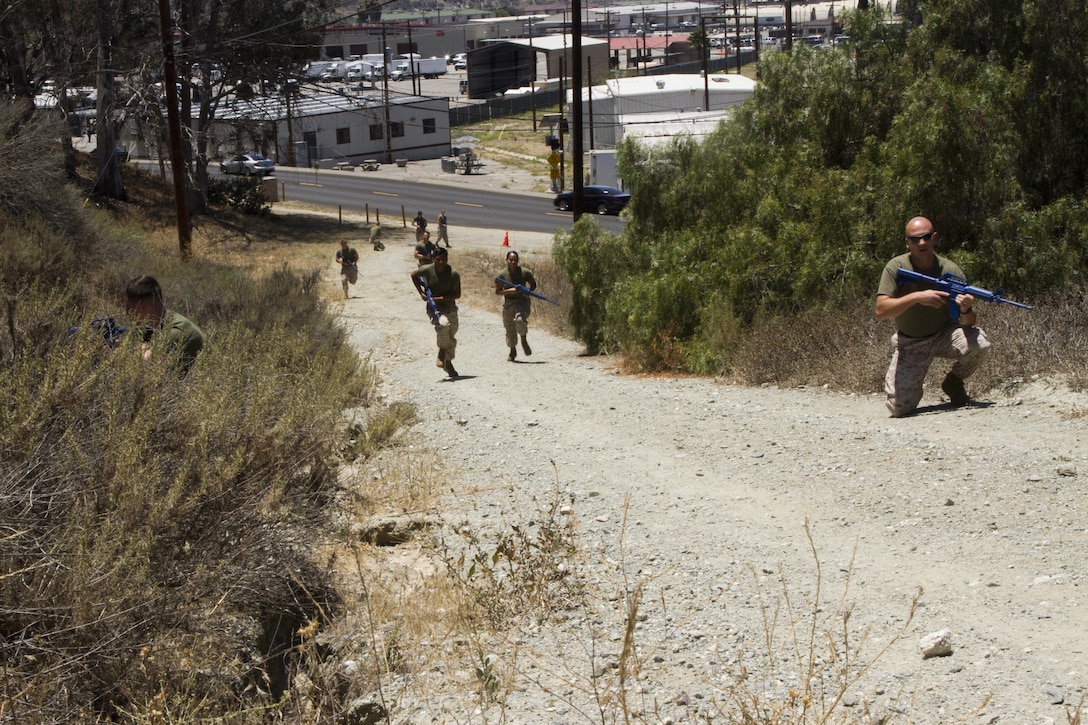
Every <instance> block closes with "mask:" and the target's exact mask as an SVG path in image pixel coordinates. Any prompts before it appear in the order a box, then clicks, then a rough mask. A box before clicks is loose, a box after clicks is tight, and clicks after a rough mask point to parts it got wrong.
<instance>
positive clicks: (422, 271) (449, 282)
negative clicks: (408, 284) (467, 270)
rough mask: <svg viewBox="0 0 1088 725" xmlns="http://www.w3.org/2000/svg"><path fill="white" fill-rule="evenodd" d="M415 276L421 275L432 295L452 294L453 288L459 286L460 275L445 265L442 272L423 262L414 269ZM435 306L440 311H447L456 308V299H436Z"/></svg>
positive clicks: (443, 295)
mask: <svg viewBox="0 0 1088 725" xmlns="http://www.w3.org/2000/svg"><path fill="white" fill-rule="evenodd" d="M415 275H416V276H417V277H423V279H424V281H425V282H426V284H427V287H428V288H430V290H431V296H433V297H445V296H446V295H451V294H453V292H454V290H456V289H458V288H460V286H461V275H460V274H458V273H457V272H454V271H453V268H452V267H450V266H448V265H447V266H446V269H445V271H443V273H442V274H439V273H438V270H436V269H435V267H434V265H433V264H425V265H423V266H422V267H420V268H419V269H418V270H416V271H415ZM435 306H436V307H438V310H439V311H440V312H449V311H450V310H456V309H457V300H436V301H435Z"/></svg>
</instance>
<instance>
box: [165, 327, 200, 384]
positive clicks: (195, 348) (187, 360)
mask: <svg viewBox="0 0 1088 725" xmlns="http://www.w3.org/2000/svg"><path fill="white" fill-rule="evenodd" d="M162 327H163V329H164V330H166V349H167V350H169V351H171V352H174V353H175V354H177V356H178V366H179V367H180V368H181V369H182V371H188V370H189V368H190V367H192V365H193V362H194V361H195V360H196V356H197V355H199V354H200V351H201V350H203V349H204V340H205V338H204V333H203V332H202V331H201V330H200V328H199V327H197V326H196V325H194V324H193V323H192V322H190V321H189V320H188V319H187V318H186V317H183V316H182V315H179V314H178V313H177V312H169V313H168V314H167V315H166V319H165V320H164V321H163V325H162Z"/></svg>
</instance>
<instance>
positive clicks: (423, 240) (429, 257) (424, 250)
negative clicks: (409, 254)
mask: <svg viewBox="0 0 1088 725" xmlns="http://www.w3.org/2000/svg"><path fill="white" fill-rule="evenodd" d="M437 249H438V245H437V244H435V243H434V242H432V241H431V233H430V232H423V235H422V236H421V237H420V241H419V244H417V245H416V250H415V253H414V256H415V258H416V266H417V267H422V266H423V265H425V264H430V263H431V262H433V261H434V253H435V250H437Z"/></svg>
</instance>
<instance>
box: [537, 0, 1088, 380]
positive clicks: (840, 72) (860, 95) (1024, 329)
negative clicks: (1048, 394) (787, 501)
mask: <svg viewBox="0 0 1088 725" xmlns="http://www.w3.org/2000/svg"><path fill="white" fill-rule="evenodd" d="M924 7H925V13H924V18H923V22H922V23H921V25H920V26H918V27H916V28H915V29H913V30H910V31H908V30H907V29H906V26H904V25H901V24H896V23H889V22H887V21H888V18H887V17H885V16H883V15H882V14H881V13H882V11H881V10H879V9H877V10H869V11H857V12H851V13H848V14H847V15H846V17H845V24H846V28H847V34H848V35H849V36H850V38H851V39H852V42H851V43H850V44H849V45H848V46H844V47H843V48H840V49H834V50H832V49H810V48H807V47H797V48H795V49H794V52H793V53H792V54H785V53H778V54H770V55H769V56H768V57H766V59H765V60H764V61H763V63H762V66H761V81H760V84H759V86H758V89H757V91H756V94H755V97H754V98H753V99H752V100H751V101H749V102H748V103H747V104H746V105H745V106H743V107H742V108H741V109H740V110H739V111H738V112H737V113H736V114H735V115H734V116H733V117H732V119H731V120H730V121H728V122H726V123H723V124H722V125H721V126H720V127H719V129H718V130H717V132H716V133H715V134H713V135H712V136H711V137H710V138H708V139H707V140H706V141H705V142H704V143H703V144H701V145H697V144H695V143H694V142H692V141H691V140H690V139H681V140H678V141H676V142H674V143H672V144H671V145H669V146H668V147H665V148H660V149H658V148H654V149H647V148H643V147H640V146H638V145H637V144H636V143H625V144H624V145H622V147H621V149H620V167H621V176H622V177H623V179H624V182H625V185H626V186H627V187H628V189H629V190H630V191H631V192H632V194H633V199H632V202H631V204H630V206H629V208H628V212H627V213H628V214H629V218H628V223H627V226H626V229H625V230H624V233H623V236H622V237H618V238H608V235H605V234H602V233H601V231H600V230H599V229H597V228H595V227H594V225H593V224H592V222H591V221H590V220H588V219H587V220H586V222H585V224H583V225H580V226H579V227H577V228H576V229H575V230H574V233H573V234H572V235H571V236H570V237H569V238H568V239H566V240H564V241H563V243H562V244H560V245H559V246H558V248H557V252H556V254H557V259H558V261H559V262H560V264H561V266H562V267H563V268H564V269H565V271H566V272H567V274H568V275H569V276H570V278H571V282H572V284H573V286H574V288H575V289H576V290H577V292H576V295H575V307H574V317H573V321H574V324H575V326H576V328H577V330H578V334H579V336H580V338H581V339H583V340H584V341H585V342H586V343H587V344H588V345H589V347H590V348H591V349H593V350H619V351H623V352H624V353H625V354H627V355H628V356H629V357H630V358H631V360H632V362H633V363H634V364H635V365H636V366H638V367H640V368H642V369H667V368H672V369H681V370H692V371H697V372H703V373H725V374H728V375H733V376H736V377H738V378H739V379H742V380H749V381H751V380H754V379H755V378H753V376H752V371H751V370H750V369H749V368H750V366H749V365H747V364H746V363H744V362H743V361H742V358H746V357H747V356H746V355H745V353H744V351H745V349H746V346H749V345H750V344H751V343H752V342H753V339H754V340H755V341H756V344H757V345H758V346H759V347H760V348H762V349H769V348H775V347H782V346H786V347H791V348H793V352H791V353H790V355H789V356H788V357H794V353H796V354H797V355H800V356H801V357H800V358H796V359H795V360H794V361H793V362H792V363H788V364H787V367H786V368H785V369H780V370H778V371H777V373H776V374H775V375H771V376H770V377H771V378H774V377H776V375H777V377H778V379H784V380H792V381H793V382H810V383H829V384H832V385H838V386H844V387H855V388H858V389H863V390H872V389H873V387H872V385H873V383H874V382H875V381H874V380H873V379H872V378H868V379H859V378H857V377H856V376H855V375H853V374H852V373H851V372H850V371H849V370H844V371H843V372H841V373H840V374H838V375H835V374H833V371H834V369H835V366H832V367H831V368H830V369H828V367H827V366H824V365H821V364H820V361H822V360H825V359H827V356H828V353H831V357H832V358H835V357H838V358H839V361H840V363H841V360H842V359H843V356H844V355H845V356H851V355H855V353H858V354H860V351H859V348H858V346H857V342H858V341H861V342H862V343H863V344H864V345H865V346H868V347H870V348H871V347H872V340H873V338H874V337H880V338H883V337H886V335H890V333H891V329H890V327H887V326H883V327H881V326H878V325H876V323H875V321H873V320H872V319H871V318H872V305H873V294H874V292H875V288H876V283H877V279H878V276H879V273H880V270H881V268H882V267H883V265H884V264H885V263H886V261H887V260H888V259H889V258H891V257H892V256H894V255H896V254H900V253H902V252H903V251H905V250H904V244H903V228H904V225H905V223H906V221H907V220H908V219H910V218H911V217H913V216H915V215H924V216H927V217H929V218H930V219H931V220H932V221H933V223H934V225H935V228H936V229H937V230H939V232H940V234H941V240H942V241H941V245H942V246H941V250H943V253H945V254H947V255H949V256H951V257H952V258H953V259H955V260H956V261H957V262H959V264H960V265H961V266H962V267H963V268H964V270H965V271H966V273H967V274H968V276H969V277H970V278H971V281H972V282H973V283H974V284H976V285H978V286H982V287H986V288H989V289H995V288H1004V289H1005V290H1006V292H1007V294H1008V296H1009V297H1011V298H1013V299H1018V300H1024V301H1028V302H1033V303H1037V304H1038V305H1039V307H1040V309H1037V310H1035V311H1034V312H1031V313H1021V312H1016V313H1012V312H1011V311H1008V310H1005V309H995V308H996V307H998V306H997V305H988V306H986V309H985V311H984V314H983V316H982V317H981V318H980V323H979V324H980V325H981V326H983V327H987V328H993V327H995V326H996V327H997V328H1000V329H1001V330H1002V331H1005V330H1006V329H1007V331H1008V332H1009V333H1011V336H1012V337H1014V338H1017V339H1019V338H1021V337H1023V336H1028V339H1027V345H1028V346H1029V347H1031V348H1033V349H1035V350H1036V351H1037V352H1039V353H1040V355H1041V357H1040V358H1034V359H1031V360H1026V359H1023V358H1018V357H1017V355H1015V354H1014V358H1017V359H1016V362H1015V363H1014V365H1013V367H1011V368H1008V369H1006V370H1004V371H1002V374H1003V375H1018V374H1019V375H1023V374H1034V373H1044V372H1051V371H1054V370H1055V369H1059V370H1061V369H1063V366H1062V365H1061V364H1060V362H1059V361H1060V360H1061V359H1068V358H1069V353H1070V352H1073V351H1075V350H1081V351H1082V350H1083V331H1082V330H1079V329H1075V330H1074V331H1073V332H1074V337H1076V338H1077V340H1076V343H1075V345H1074V347H1073V348H1071V349H1070V348H1066V349H1064V350H1063V351H1062V352H1061V353H1058V352H1056V351H1054V354H1053V357H1051V356H1050V353H1051V351H1053V345H1055V344H1056V345H1058V346H1062V345H1064V341H1063V340H1062V339H1061V338H1058V339H1053V340H1051V339H1047V340H1043V339H1040V338H1034V339H1033V338H1031V337H1030V336H1031V335H1032V334H1033V331H1034V330H1035V329H1036V328H1038V327H1040V326H1043V327H1049V326H1050V323H1051V322H1053V323H1055V324H1057V325H1058V326H1059V327H1060V326H1061V325H1064V324H1068V322H1069V321H1070V319H1071V318H1070V317H1068V316H1064V317H1057V316H1056V315H1055V316H1053V317H1051V316H1050V315H1051V312H1050V310H1054V309H1055V308H1056V307H1061V308H1063V309H1062V314H1063V315H1067V314H1069V313H1071V312H1072V313H1074V315H1075V316H1074V317H1073V318H1072V319H1073V320H1077V319H1084V315H1083V307H1082V303H1081V300H1082V299H1083V294H1082V293H1083V290H1082V288H1081V279H1080V273H1081V270H1082V267H1083V255H1084V252H1085V245H1086V240H1088V208H1086V206H1085V203H1084V196H1085V191H1086V185H1088V158H1086V157H1085V156H1084V154H1082V153H1080V149H1083V148H1084V147H1085V144H1086V143H1088V125H1085V124H1084V123H1083V119H1084V118H1085V117H1086V113H1088V87H1086V86H1085V84H1084V82H1083V79H1084V77H1085V74H1086V72H1088V41H1086V40H1085V39H1086V38H1088V27H1085V26H1086V24H1088V16H1086V15H1085V14H1084V13H1083V12H1082V11H1081V10H1082V9H1080V8H1075V7H1073V6H1062V7H1053V8H1050V9H1048V10H1047V11H1046V12H1043V10H1042V6H1039V5H1033V4H1030V3H1029V4H1019V3H1005V2H985V3H983V2H967V3H964V2H958V1H957V2H952V1H950V0H937V1H936V2H931V3H926V4H925V5H924ZM1069 306H1071V308H1070V307H1069ZM858 310H860V313H857V312H855V311H858ZM788 319H794V320H797V321H798V322H799V323H800V324H799V325H795V327H800V328H801V331H800V334H801V335H803V336H804V338H807V340H806V341H807V342H809V343H812V345H813V347H814V348H815V349H814V352H813V354H811V355H810V354H807V353H805V351H804V350H805V348H806V347H807V345H805V344H802V340H801V339H798V340H797V342H796V343H794V342H791V340H790V339H789V338H786V339H784V338H783V337H782V332H783V326H784V325H786V326H788V324H789V323H786V322H784V321H783V320H788ZM1026 320H1030V322H1024V321H1026ZM885 330H886V333H885V332H884V331H885ZM813 332H814V333H816V334H808V333H813ZM995 337H996V336H995ZM1005 339H1006V336H1005V335H1004V334H1003V335H1002V336H1001V339H1000V342H999V343H995V345H996V344H1000V345H1001V346H1002V347H1004V346H1005V345H1006V342H1005ZM1014 344H1015V343H1014ZM995 349H996V348H995ZM1044 350H1045V351H1046V352H1043V351H1044ZM835 351H839V354H838V355H836V354H835ZM883 352H884V351H883V349H881V354H883ZM1002 354H1003V355H1004V354H1005V353H1004V351H1003V352H1002ZM994 357H995V358H998V357H1000V356H998V355H995V356H994ZM1006 359H1007V358H1006ZM813 363H815V368H818V369H819V372H818V374H816V375H813V373H812V371H813V369H814V365H813ZM988 365H989V363H988ZM845 367H847V368H849V367H850V366H845ZM881 373H882V371H878V372H877V375H879V374H881ZM843 378H845V380H844V379H843Z"/></svg>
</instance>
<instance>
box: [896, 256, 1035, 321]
mask: <svg viewBox="0 0 1088 725" xmlns="http://www.w3.org/2000/svg"><path fill="white" fill-rule="evenodd" d="M895 281H896V283H897V284H924V285H929V286H930V287H931V288H933V289H936V290H940V291H941V292H945V293H947V294H948V316H949V317H950V318H951V319H953V320H954V319H956V318H958V317H959V316H960V306H959V305H958V304H957V303H956V297H957V296H959V295H971V296H972V297H974V298H975V299H977V300H986V301H987V302H1003V303H1005V304H1006V305H1012V306H1013V307H1020V308H1023V309H1025V310H1030V309H1033V308H1032V306H1031V305H1025V304H1023V303H1022V302H1013V301H1012V300H1007V299H1005V298H1004V297H1003V296H1002V290H1000V289H999V290H997V291H996V292H991V291H990V290H988V289H982V288H981V287H973V286H971V285H969V284H967V280H965V279H964V278H963V277H960V276H959V275H955V274H952V273H951V272H946V273H945V275H944V276H943V277H941V278H939V279H938V278H937V277H930V276H929V275H926V274H921V273H919V272H914V271H912V270H909V269H906V268H904V267H900V268H899V269H898V270H897V271H896V273H895Z"/></svg>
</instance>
